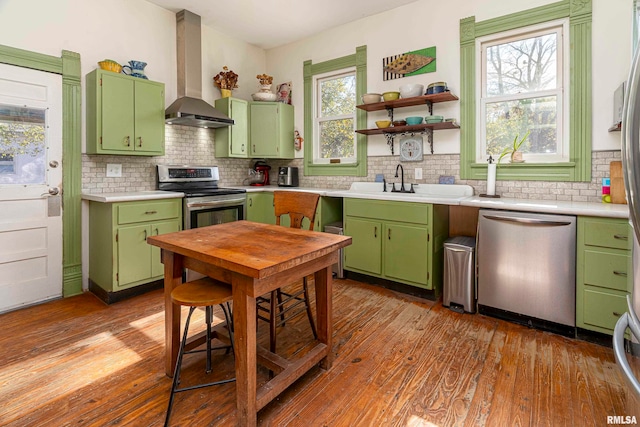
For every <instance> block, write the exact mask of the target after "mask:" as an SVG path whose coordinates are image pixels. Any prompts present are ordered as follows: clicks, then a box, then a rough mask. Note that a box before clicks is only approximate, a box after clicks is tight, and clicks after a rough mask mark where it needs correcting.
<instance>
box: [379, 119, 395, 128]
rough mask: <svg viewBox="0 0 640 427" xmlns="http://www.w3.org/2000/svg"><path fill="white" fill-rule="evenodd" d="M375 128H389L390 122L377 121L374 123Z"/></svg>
mask: <svg viewBox="0 0 640 427" xmlns="http://www.w3.org/2000/svg"><path fill="white" fill-rule="evenodd" d="M376 126H378V128H380V129H384V128H388V127H389V126H391V120H378V121H377V122H376Z"/></svg>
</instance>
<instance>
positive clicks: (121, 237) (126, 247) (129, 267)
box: [117, 224, 151, 288]
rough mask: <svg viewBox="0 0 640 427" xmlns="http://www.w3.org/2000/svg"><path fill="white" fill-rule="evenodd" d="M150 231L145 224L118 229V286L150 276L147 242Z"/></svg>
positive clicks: (149, 256)
mask: <svg viewBox="0 0 640 427" xmlns="http://www.w3.org/2000/svg"><path fill="white" fill-rule="evenodd" d="M150 232H151V228H150V226H149V225H147V224H141V225H132V226H126V227H120V228H119V229H118V239H117V241H118V242H117V251H118V284H117V286H118V287H120V288H123V287H126V286H127V285H128V284H129V283H133V282H137V281H140V280H144V279H148V278H149V277H151V263H150V262H149V260H150V259H151V246H150V245H148V244H147V237H148V236H149V235H150Z"/></svg>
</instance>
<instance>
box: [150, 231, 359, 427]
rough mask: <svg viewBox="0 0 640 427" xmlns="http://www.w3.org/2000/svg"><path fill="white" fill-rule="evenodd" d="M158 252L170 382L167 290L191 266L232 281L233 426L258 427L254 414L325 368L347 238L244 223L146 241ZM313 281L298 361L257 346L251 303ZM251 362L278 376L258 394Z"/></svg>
mask: <svg viewBox="0 0 640 427" xmlns="http://www.w3.org/2000/svg"><path fill="white" fill-rule="evenodd" d="M147 242H148V243H149V244H151V245H154V246H158V247H160V248H161V249H162V262H163V264H164V295H165V371H166V374H167V375H168V376H173V369H174V366H175V363H176V359H177V354H178V347H179V339H180V337H179V335H180V307H179V306H178V305H174V304H173V303H172V302H171V291H172V290H173V289H174V288H175V287H176V286H179V285H180V284H181V283H182V270H183V268H189V269H192V270H195V271H198V272H200V273H202V274H206V275H208V276H210V277H213V278H215V279H218V280H221V281H223V282H226V283H230V284H231V286H232V289H233V322H234V332H235V335H234V338H235V348H234V350H235V366H236V390H237V392H236V397H237V408H238V413H237V420H238V425H256V422H257V412H258V411H259V410H260V409H261V408H263V407H264V406H265V405H266V404H267V403H269V402H270V401H271V400H273V399H274V398H275V397H276V396H278V395H279V394H280V393H281V392H282V391H283V390H284V389H286V388H287V387H288V386H289V385H291V384H292V383H293V382H294V381H295V380H296V379H298V378H299V377H301V376H302V375H303V374H304V373H305V372H307V371H308V370H309V369H311V368H312V367H313V366H315V365H316V364H318V363H320V364H321V367H323V368H325V369H329V368H330V367H331V362H332V360H331V337H332V328H333V318H332V302H331V300H332V284H333V282H332V276H331V266H332V265H333V264H334V263H336V262H338V256H339V252H338V250H339V249H340V248H343V247H345V246H348V245H350V244H351V237H348V236H340V235H336V234H329V233H321V232H316V231H307V230H299V229H293V228H288V227H281V226H277V225H270V224H262V223H256V222H250V221H235V222H229V223H224V224H219V225H213V226H209V227H202V228H194V229H191V230H185V231H179V232H176V233H169V234H163V235H160V236H151V237H148V238H147ZM310 274H313V275H314V279H315V280H314V282H315V292H316V317H317V333H318V339H317V343H316V344H315V346H314V347H313V348H312V349H311V350H310V351H309V352H307V353H306V354H305V355H304V356H303V357H301V358H299V359H296V360H294V361H288V360H286V359H284V358H282V357H280V356H278V355H277V354H274V353H270V352H269V351H268V350H267V349H264V348H262V347H258V346H257V343H256V298H257V297H259V296H261V295H264V294H266V293H268V292H270V291H272V290H275V289H277V288H279V287H281V286H285V285H288V284H291V283H294V282H295V281H296V280H299V279H301V278H303V277H305V276H307V275H310ZM257 363H260V364H262V365H264V366H266V367H268V368H269V369H270V370H272V371H274V372H275V373H277V375H275V377H274V378H273V379H271V380H270V381H269V382H267V383H266V384H264V385H263V386H262V387H260V389H258V388H257V378H256V377H257V371H256V366H257Z"/></svg>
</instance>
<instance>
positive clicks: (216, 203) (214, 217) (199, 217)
mask: <svg viewBox="0 0 640 427" xmlns="http://www.w3.org/2000/svg"><path fill="white" fill-rule="evenodd" d="M245 215H246V197H245V195H244V194H242V195H237V194H226V195H221V196H206V197H192V198H186V199H184V229H185V230H189V229H191V228H199V227H206V226H208V225H216V224H222V223H225V222H232V221H239V220H242V219H244V218H245Z"/></svg>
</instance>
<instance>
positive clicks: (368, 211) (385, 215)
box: [344, 199, 431, 224]
mask: <svg viewBox="0 0 640 427" xmlns="http://www.w3.org/2000/svg"><path fill="white" fill-rule="evenodd" d="M430 207H431V205H430V204H427V203H410V202H390V201H387V200H366V199H345V203H344V209H345V215H349V216H357V217H361V218H375V219H380V220H391V221H402V222H410V223H414V224H428V223H429V209H430Z"/></svg>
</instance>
